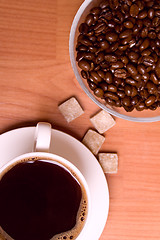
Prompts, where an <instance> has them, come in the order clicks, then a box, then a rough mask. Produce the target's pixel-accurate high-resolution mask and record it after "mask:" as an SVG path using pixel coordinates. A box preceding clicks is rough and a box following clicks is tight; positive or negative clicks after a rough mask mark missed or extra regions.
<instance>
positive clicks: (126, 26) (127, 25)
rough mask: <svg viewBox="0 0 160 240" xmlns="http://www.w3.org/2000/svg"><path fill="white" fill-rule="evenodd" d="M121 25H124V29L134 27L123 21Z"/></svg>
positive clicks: (130, 23)
mask: <svg viewBox="0 0 160 240" xmlns="http://www.w3.org/2000/svg"><path fill="white" fill-rule="evenodd" d="M123 25H124V27H125V28H133V26H134V25H133V23H132V22H131V21H125V22H124V23H123Z"/></svg>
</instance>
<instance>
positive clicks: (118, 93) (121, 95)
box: [117, 90, 126, 98]
mask: <svg viewBox="0 0 160 240" xmlns="http://www.w3.org/2000/svg"><path fill="white" fill-rule="evenodd" d="M117 95H118V97H120V98H124V97H125V95H126V94H125V92H124V91H121V90H118V91H117Z"/></svg>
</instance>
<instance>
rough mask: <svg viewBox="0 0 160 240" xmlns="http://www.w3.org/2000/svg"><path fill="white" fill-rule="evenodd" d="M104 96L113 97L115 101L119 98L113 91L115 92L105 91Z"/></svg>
mask: <svg viewBox="0 0 160 240" xmlns="http://www.w3.org/2000/svg"><path fill="white" fill-rule="evenodd" d="M104 97H105V98H106V97H108V98H110V99H112V100H114V101H117V100H118V99H119V97H118V96H117V94H116V93H113V92H106V93H104Z"/></svg>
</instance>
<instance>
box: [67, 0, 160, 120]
mask: <svg viewBox="0 0 160 240" xmlns="http://www.w3.org/2000/svg"><path fill="white" fill-rule="evenodd" d="M91 2H92V0H85V1H84V2H83V3H82V4H81V6H80V7H79V9H78V11H77V13H76V15H75V17H74V19H73V22H72V26H71V29H70V35H69V55H70V61H71V65H72V68H73V72H74V74H75V77H76V79H77V81H78V82H79V84H80V86H81V88H82V89H83V90H84V92H85V93H86V94H87V96H88V97H89V98H90V99H91V100H92V101H93V102H94V103H95V104H96V105H97V106H99V107H100V108H101V109H103V110H105V111H107V112H109V113H110V114H112V115H113V116H115V117H118V118H121V119H124V120H128V121H132V122H157V121H160V116H156V117H132V116H127V115H125V114H122V113H118V112H116V111H115V110H112V109H110V108H108V107H107V106H105V105H104V104H102V103H100V102H99V101H98V100H97V99H96V98H95V97H94V96H93V94H92V93H91V92H90V91H89V90H88V89H87V87H86V86H85V84H84V83H83V81H82V79H81V77H80V75H79V72H78V70H77V65H76V60H75V55H74V52H75V45H74V40H75V33H76V29H77V25H78V23H79V20H80V18H81V16H82V14H83V12H84V10H85V8H86V7H87V6H88V5H89V4H90V3H91Z"/></svg>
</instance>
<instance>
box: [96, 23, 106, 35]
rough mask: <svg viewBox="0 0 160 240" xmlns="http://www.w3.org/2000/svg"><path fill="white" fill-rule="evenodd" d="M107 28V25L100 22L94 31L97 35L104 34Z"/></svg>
mask: <svg viewBox="0 0 160 240" xmlns="http://www.w3.org/2000/svg"><path fill="white" fill-rule="evenodd" d="M105 28H106V24H105V23H104V22H99V23H97V24H96V25H95V26H94V28H93V29H94V31H95V34H100V33H101V32H103V30H104V29H105Z"/></svg>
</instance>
